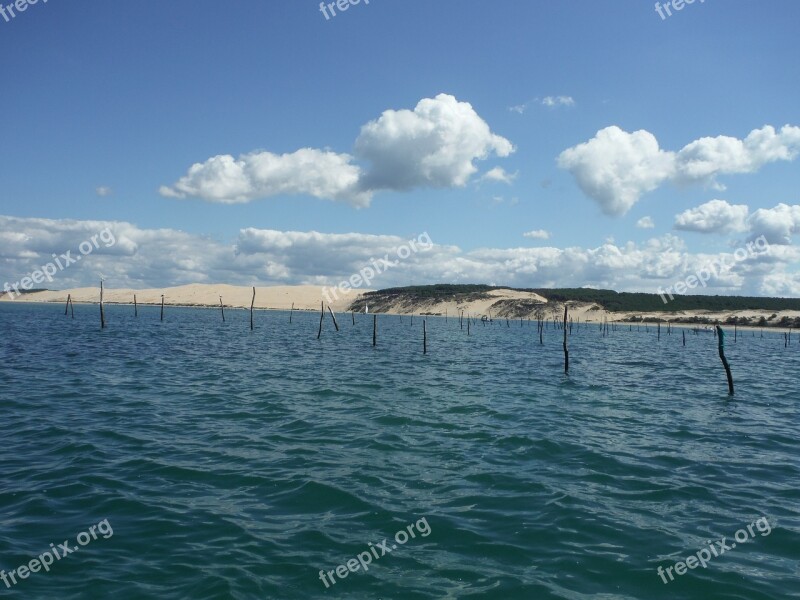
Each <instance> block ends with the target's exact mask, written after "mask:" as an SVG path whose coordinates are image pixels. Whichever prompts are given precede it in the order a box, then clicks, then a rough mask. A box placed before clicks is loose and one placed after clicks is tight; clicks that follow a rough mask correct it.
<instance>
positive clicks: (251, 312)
mask: <svg viewBox="0 0 800 600" xmlns="http://www.w3.org/2000/svg"><path fill="white" fill-rule="evenodd" d="M255 305H256V288H255V286H254V287H253V299H252V300H250V331H253V327H254V323H253V307H254V306H255Z"/></svg>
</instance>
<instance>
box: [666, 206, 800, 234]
mask: <svg viewBox="0 0 800 600" xmlns="http://www.w3.org/2000/svg"><path fill="white" fill-rule="evenodd" d="M675 229H679V230H683V231H696V232H700V233H720V234H725V233H740V232H749V233H750V236H751V237H752V238H756V237H759V236H762V235H763V236H764V237H765V239H766V240H767V241H768V242H769V243H770V244H776V245H789V244H791V243H792V235H793V234H796V233H800V205H798V204H795V205H788V204H783V203H781V204H778V205H777V206H775V207H774V208H759V209H758V210H756V211H755V212H753V213H750V209H749V208H748V206H747V205H746V204H737V205H731V204H729V203H728V202H726V201H725V200H711V201H710V202H706V203H705V204H701V205H700V206H697V207H695V208H690V209H689V210H686V211H684V212H682V213H680V214H679V215H676V216H675Z"/></svg>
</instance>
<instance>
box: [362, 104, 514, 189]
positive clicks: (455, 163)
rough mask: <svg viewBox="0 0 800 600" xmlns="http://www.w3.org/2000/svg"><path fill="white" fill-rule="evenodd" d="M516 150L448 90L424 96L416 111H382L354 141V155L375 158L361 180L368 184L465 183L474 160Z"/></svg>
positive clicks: (399, 186) (382, 186) (473, 168)
mask: <svg viewBox="0 0 800 600" xmlns="http://www.w3.org/2000/svg"><path fill="white" fill-rule="evenodd" d="M512 152H514V146H513V144H512V143H511V142H509V141H508V140H507V139H505V138H503V137H501V136H499V135H495V134H494V133H492V131H491V129H490V128H489V125H488V124H487V123H486V121H484V120H483V119H482V118H481V117H480V116H479V115H478V113H476V112H475V110H474V109H473V108H472V105H471V104H469V103H467V102H459V101H458V100H456V99H455V98H454V97H453V96H449V95H447V94H439V95H438V96H436V98H425V99H423V100H420V101H419V103H418V104H417V106H416V108H414V110H413V111H411V110H387V111H384V113H383V114H382V115H381V116H380V118H378V119H376V120H375V121H371V122H370V123H367V124H366V125H364V126H363V127H362V128H361V134H360V135H359V137H358V139H357V140H356V144H355V153H356V156H358V157H359V158H361V159H363V160H365V161H368V162H370V163H371V166H370V167H369V169H368V170H367V172H366V173H365V174H364V176H363V180H362V186H363V187H364V188H366V189H370V190H379V189H388V190H401V191H402V190H410V189H413V188H416V187H434V188H444V187H461V186H464V185H466V184H467V182H468V181H469V178H470V177H471V176H472V175H473V174H474V173H475V172H476V171H477V170H478V168H477V167H476V166H475V161H476V160H483V159H486V158H488V157H489V156H490V155H496V156H500V157H504V156H508V155H510V154H511V153H512Z"/></svg>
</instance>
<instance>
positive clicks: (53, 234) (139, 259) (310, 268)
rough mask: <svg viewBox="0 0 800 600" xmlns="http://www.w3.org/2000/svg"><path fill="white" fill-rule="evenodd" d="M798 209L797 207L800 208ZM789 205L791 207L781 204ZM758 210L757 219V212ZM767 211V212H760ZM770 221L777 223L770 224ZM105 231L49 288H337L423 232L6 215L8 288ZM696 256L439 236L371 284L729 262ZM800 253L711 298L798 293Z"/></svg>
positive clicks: (607, 275) (764, 264)
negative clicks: (183, 226) (224, 230)
mask: <svg viewBox="0 0 800 600" xmlns="http://www.w3.org/2000/svg"><path fill="white" fill-rule="evenodd" d="M795 208H796V207H795ZM781 210H783V209H781ZM754 214H759V212H758V211H756V213H754ZM759 218H761V217H759ZM764 221H765V222H769V219H764ZM106 227H108V228H110V229H111V230H112V231H113V232H114V236H115V238H116V240H117V242H116V244H115V245H114V246H112V247H110V248H103V247H101V248H98V249H97V250H96V251H95V252H93V253H92V254H91V255H89V256H86V257H85V259H84V260H83V261H82V262H81V263H80V264H75V265H73V266H71V267H69V268H68V269H66V270H64V271H63V272H61V273H59V274H58V276H57V278H56V281H55V282H54V283H53V284H50V285H49V286H48V287H50V288H52V289H66V288H72V287H83V286H96V285H97V281H98V273H103V275H104V276H105V277H106V280H107V282H108V285H109V287H112V288H122V287H132V288H157V287H170V286H175V285H183V284H188V283H229V284H233V285H299V284H311V285H335V284H337V283H338V282H339V281H341V280H343V279H346V278H348V277H349V276H350V275H352V274H353V273H355V272H358V270H360V269H361V268H362V267H364V266H365V265H368V264H369V263H370V261H371V260H372V259H380V258H382V257H383V256H384V255H385V254H387V253H390V254H391V253H394V252H395V250H396V249H397V248H398V247H399V246H400V245H402V244H405V243H406V242H407V241H408V240H409V239H411V238H412V237H416V236H418V235H420V234H421V233H422V232H414V233H412V234H409V236H408V238H406V237H402V236H397V235H369V234H362V233H338V234H332V233H320V232H316V231H307V232H302V231H276V230H270V229H257V228H245V229H242V230H240V231H239V232H238V233H237V235H236V237H235V239H234V240H233V241H232V242H230V243H223V242H219V241H216V240H213V239H210V238H208V237H206V236H202V235H197V234H191V233H186V232H183V231H178V230H174V229H141V228H139V227H137V226H136V225H134V224H132V223H128V222H122V221H114V222H111V221H108V222H106V221H76V220H54V219H29V218H17V217H5V216H0V265H2V270H0V280H2V281H0V284H2V283H3V282H9V283H12V284H13V283H14V282H16V281H19V280H20V279H21V278H22V277H25V276H27V275H28V274H29V273H31V272H32V271H34V270H35V269H37V268H39V267H40V266H41V265H43V264H45V263H46V262H48V261H50V260H51V256H52V254H53V253H57V254H60V253H62V252H66V251H67V250H73V252H74V251H75V248H77V246H78V245H79V244H80V243H81V242H82V241H84V240H86V239H88V238H89V237H91V236H92V235H94V234H97V233H98V232H100V231H101V230H103V229H105V228H106ZM734 250H735V249H732V250H731V252H726V253H719V254H704V253H692V252H690V251H689V250H688V249H687V248H686V245H685V243H684V242H683V240H681V239H680V238H679V237H677V236H675V235H673V234H667V235H665V236H662V237H656V238H652V239H649V240H647V241H645V242H643V243H639V244H636V243H633V242H627V243H624V244H615V243H612V242H606V243H604V244H602V245H600V246H597V247H594V248H582V247H568V248H555V247H552V246H535V247H517V248H478V249H475V250H470V251H464V250H462V249H461V248H459V247H457V246H452V245H444V244H439V243H437V240H436V239H435V236H433V247H432V248H431V249H430V250H428V251H426V252H419V253H415V254H412V255H411V256H410V257H409V258H407V259H405V260H402V261H400V263H399V264H398V265H397V266H396V267H394V268H391V269H388V270H387V271H386V272H385V273H382V274H381V275H380V276H379V277H376V279H375V281H374V283H373V287H393V286H402V285H409V284H431V283H443V282H445V283H488V284H494V285H507V286H510V287H595V288H606V289H615V290H618V291H642V292H652V293H655V292H656V290H657V289H658V288H659V287H662V286H668V285H671V284H673V283H674V282H675V281H679V280H683V279H685V278H686V276H687V275H689V274H692V273H693V272H695V271H696V270H697V269H699V268H701V267H703V266H705V265H707V264H708V263H709V262H710V261H712V260H714V259H718V258H720V257H726V258H727V259H728V260H727V262H728V263H733V262H734V261H733V260H732V256H733V251H734ZM799 261H800V248H798V247H796V246H792V245H774V246H772V247H771V249H770V252H769V253H768V254H764V255H762V256H758V257H755V258H753V259H750V260H748V261H744V262H740V263H737V264H736V266H735V267H734V268H733V269H731V270H730V271H728V272H724V273H721V274H720V275H719V276H717V277H715V278H714V279H713V280H712V281H710V282H709V288H707V289H706V290H704V291H705V293H713V294H746V295H763V296H800V273H798V271H797V270H796V266H797V263H798V262H799Z"/></svg>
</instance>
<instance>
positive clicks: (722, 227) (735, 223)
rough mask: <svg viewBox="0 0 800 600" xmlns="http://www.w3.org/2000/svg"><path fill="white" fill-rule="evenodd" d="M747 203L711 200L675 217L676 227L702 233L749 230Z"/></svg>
mask: <svg viewBox="0 0 800 600" xmlns="http://www.w3.org/2000/svg"><path fill="white" fill-rule="evenodd" d="M748 212H749V209H748V208H747V205H746V204H735V205H734V204H728V203H727V202H726V201H725V200H711V201H709V202H706V203H705V204H701V205H700V206H697V207H695V208H690V209H689V210H685V211H683V212H682V213H681V214H679V215H676V217H675V229H679V230H682V231H697V232H700V233H736V232H741V231H747V214H748Z"/></svg>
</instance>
